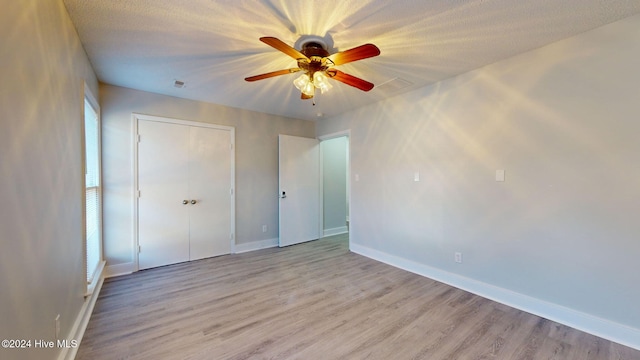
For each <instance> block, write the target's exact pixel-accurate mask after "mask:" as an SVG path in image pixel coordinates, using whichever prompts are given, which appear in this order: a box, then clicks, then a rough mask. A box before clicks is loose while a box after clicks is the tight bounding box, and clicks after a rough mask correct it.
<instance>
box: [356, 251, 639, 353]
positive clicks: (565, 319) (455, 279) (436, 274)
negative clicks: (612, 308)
mask: <svg viewBox="0 0 640 360" xmlns="http://www.w3.org/2000/svg"><path fill="white" fill-rule="evenodd" d="M349 249H350V250H351V251H353V252H354V253H357V254H360V255H363V256H366V257H368V258H371V259H374V260H377V261H380V262H383V263H385V264H389V265H391V266H394V267H397V268H400V269H403V270H406V271H409V272H412V273H415V274H418V275H422V276H425V277H428V278H430V279H433V280H436V281H440V282H442V283H445V284H448V285H451V286H454V287H456V288H459V289H462V290H465V291H468V292H470V293H473V294H476V295H479V296H482V297H484V298H487V299H490V300H493V301H496V302H499V303H502V304H505V305H508V306H511V307H513V308H516V309H519V310H522V311H526V312H528V313H531V314H534V315H537V316H540V317H543V318H545V319H549V320H552V321H555V322H558V323H561V324H564V325H567V326H570V327H572V328H575V329H578V330H581V331H584V332H586V333H589V334H592V335H595V336H599V337H601V338H604V339H607V340H610V341H613V342H616V343H619V344H622V345H625V346H629V347H631V348H634V349H637V350H640V329H637V328H632V327H630V326H627V325H623V324H619V323H616V322H613V321H611V320H607V319H602V318H599V317H596V316H593V315H590V314H587V313H583V312H580V311H576V310H573V309H570V308H567V307H564V306H561V305H557V304H554V303H550V302H547V301H544V300H540V299H536V298H534V297H531V296H527V295H524V294H520V293H517V292H514V291H511V290H508V289H504V288H501V287H498V286H495V285H491V284H487V283H484V282H481V281H478V280H474V279H470V278H467V277H464V276H460V275H457V274H454V273H450V272H448V271H444V270H440V269H437V268H434V267H431V266H428V265H424V264H420V263H417V262H415V261H412V260H407V259H405V258H401V257H398V256H395V255H390V254H387V253H384V252H382V251H379V250H375V249H372V248H369V247H366V246H363V245H359V244H355V243H350V245H349Z"/></svg>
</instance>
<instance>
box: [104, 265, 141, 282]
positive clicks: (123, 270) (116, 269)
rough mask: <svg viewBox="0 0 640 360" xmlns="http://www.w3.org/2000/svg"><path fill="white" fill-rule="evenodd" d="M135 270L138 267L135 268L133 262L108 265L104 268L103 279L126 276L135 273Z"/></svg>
mask: <svg viewBox="0 0 640 360" xmlns="http://www.w3.org/2000/svg"><path fill="white" fill-rule="evenodd" d="M137 269H138V267H137V265H136V263H135V262H128V263H124V264H115V265H108V266H107V267H106V268H105V273H104V277H105V278H110V277H115V276H122V275H128V274H131V273H134V272H136V271H137Z"/></svg>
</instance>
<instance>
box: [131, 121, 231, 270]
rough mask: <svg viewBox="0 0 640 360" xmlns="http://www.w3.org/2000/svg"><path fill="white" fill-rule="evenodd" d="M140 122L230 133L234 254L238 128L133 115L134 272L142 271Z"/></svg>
mask: <svg viewBox="0 0 640 360" xmlns="http://www.w3.org/2000/svg"><path fill="white" fill-rule="evenodd" d="M139 120H146V121H157V122H165V123H171V124H179V125H187V126H196V127H205V128H210V129H218V130H224V131H229V138H230V139H229V141H230V142H231V154H230V156H231V179H230V187H231V189H230V190H231V198H230V201H231V209H230V211H231V224H229V228H230V235H231V236H230V240H229V241H230V242H231V246H230V249H231V253H233V252H234V249H235V246H236V244H235V242H236V128H235V127H233V126H226V125H216V124H210V123H203V122H197V121H189V120H180V119H174V118H168V117H161V116H153V115H145V114H139V113H131V123H132V146H133V161H132V166H133V169H132V170H133V171H132V174H133V194H132V197H133V226H132V232H133V237H132V238H133V244H132V249H131V250H132V254H131V256H132V257H131V258H132V259H133V263H134V269H133V272H135V271H138V270H139V269H140V263H139V261H138V249H139V245H140V242H139V239H138V217H139V215H138V190H139V183H138V144H139V141H138V140H139V136H138V122H139Z"/></svg>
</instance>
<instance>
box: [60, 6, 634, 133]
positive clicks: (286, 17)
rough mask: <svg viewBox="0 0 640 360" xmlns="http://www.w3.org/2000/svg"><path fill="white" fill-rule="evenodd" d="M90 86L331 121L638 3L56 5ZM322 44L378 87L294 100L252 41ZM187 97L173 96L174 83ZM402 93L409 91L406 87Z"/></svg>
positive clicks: (270, 57)
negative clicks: (366, 49)
mask: <svg viewBox="0 0 640 360" xmlns="http://www.w3.org/2000/svg"><path fill="white" fill-rule="evenodd" d="M64 3H65V5H66V7H67V9H68V11H69V14H70V16H71V20H72V21H73V23H74V24H75V26H76V28H77V30H78V34H79V35H80V39H81V41H82V44H83V45H84V48H85V50H86V52H87V54H88V56H89V59H90V61H91V63H92V65H93V67H94V69H95V71H96V73H97V76H98V78H99V79H100V81H102V82H104V83H107V84H112V85H117V86H124V87H128V88H132V89H138V90H144V91H149V92H153V93H159V94H165V95H171V96H177V97H181V98H187V99H193V100H200V101H206V102H211V103H216V104H222V105H227V106H232V107H237V108H243V109H249V110H254V111H259V112H264V113H269V114H276V115H282V116H287V117H292V118H298V119H307V120H316V119H318V117H319V116H320V115H319V114H323V115H322V116H325V117H330V116H333V115H336V114H339V113H342V112H345V111H348V110H351V109H354V108H357V107H360V106H362V105H365V104H368V103H372V102H375V101H378V100H381V99H384V98H387V97H391V96H395V95H398V94H401V93H403V92H406V91H409V90H412V89H416V88H419V87H423V86H425V85H428V84H432V83H434V82H437V81H439V80H442V79H446V78H449V77H452V76H455V75H458V74H461V73H464V72H467V71H470V70H473V69H476V68H479V67H482V66H484V65H487V64H490V63H493V62H496V61H498V60H501V59H504V58H508V57H511V56H514V55H516V54H519V53H523V52H526V51H528V50H531V49H534V48H538V47H540V46H543V45H546V44H549V43H552V42H555V41H558V40H561V39H564V38H567V37H570V36H573V35H576V34H578V33H581V32H584V31H587V30H590V29H593V28H596V27H599V26H602V25H605V24H608V23H611V22H614V21H616V20H619V19H622V18H625V17H628V16H631V15H634V14H637V13H640V1H638V0H431V1H427V0H396V1H393V0H323V1H309V0H307V1H300V0H135V1H131V0H92V1H87V0H64ZM305 35H316V36H320V37H322V38H323V39H324V40H325V41H326V42H327V43H328V44H329V45H330V52H332V53H333V52H335V51H343V50H347V49H349V48H352V47H355V46H358V45H361V44H365V43H373V44H375V45H377V46H378V47H379V48H380V50H381V55H380V56H378V57H375V58H370V59H365V60H361V61H357V62H353V63H350V64H344V65H341V66H339V69H340V70H342V71H343V72H346V73H349V74H352V75H355V76H358V77H361V78H363V79H365V80H368V81H370V82H372V83H374V84H375V85H376V87H375V88H374V89H373V90H371V91H370V92H362V91H360V90H357V89H355V88H352V87H350V86H348V85H345V84H342V83H339V82H334V83H333V85H334V87H333V89H332V90H331V91H330V92H329V93H326V94H322V95H316V106H313V105H312V103H311V101H309V100H305V101H303V100H300V93H299V92H298V91H297V90H296V89H295V87H294V86H293V84H292V81H293V79H294V78H295V77H296V75H295V74H289V75H283V76H279V77H274V78H270V79H265V80H261V81H258V82H253V83H249V82H245V81H244V78H245V77H247V76H250V75H256V74H261V73H265V72H269V71H275V70H280V69H285V68H290V67H296V64H295V60H294V59H292V58H290V57H288V56H287V55H285V54H283V53H281V52H279V51H277V50H275V49H273V48H272V47H269V46H268V45H266V44H264V43H262V42H260V41H259V40H258V38H260V37H262V36H274V37H277V38H279V39H281V40H282V41H284V42H285V43H287V44H290V45H292V46H295V44H296V42H299V39H300V38H301V37H302V36H305ZM175 80H181V81H185V82H186V87H184V88H182V89H178V88H176V87H174V81H175ZM407 85H408V86H407Z"/></svg>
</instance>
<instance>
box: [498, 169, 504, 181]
mask: <svg viewBox="0 0 640 360" xmlns="http://www.w3.org/2000/svg"><path fill="white" fill-rule="evenodd" d="M496 181H504V170H496Z"/></svg>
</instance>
